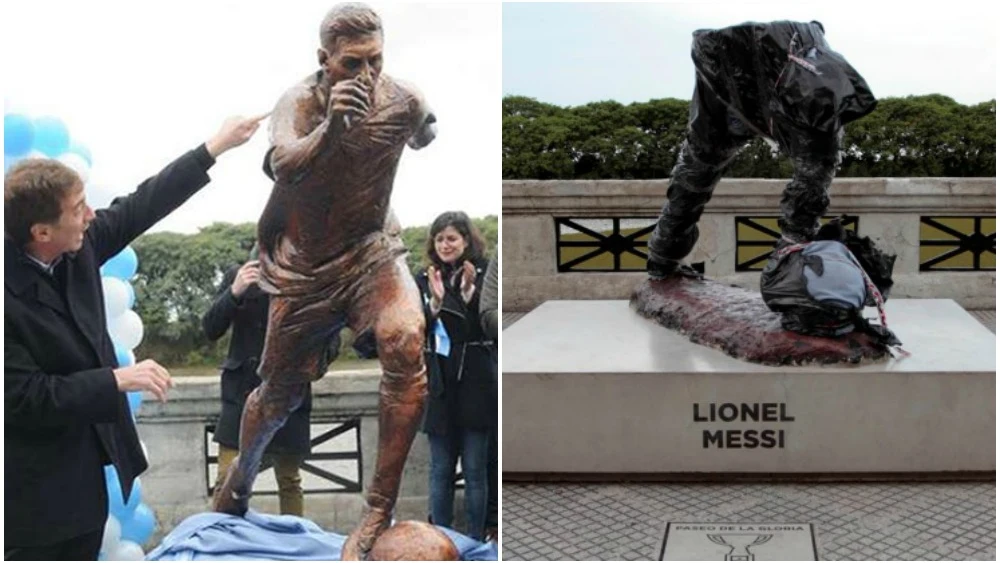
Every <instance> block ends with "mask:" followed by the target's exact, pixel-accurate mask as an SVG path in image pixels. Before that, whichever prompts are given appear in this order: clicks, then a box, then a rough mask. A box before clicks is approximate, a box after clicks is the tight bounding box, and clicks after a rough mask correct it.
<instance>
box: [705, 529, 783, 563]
mask: <svg viewBox="0 0 1000 563" xmlns="http://www.w3.org/2000/svg"><path fill="white" fill-rule="evenodd" d="M773 537H774V536H773V535H772V534H708V539H709V540H711V541H712V543H715V544H718V545H722V546H725V547H728V548H729V553H727V554H726V559H725V560H726V561H756V557H755V556H754V554H753V553H751V552H750V548H751V547H754V546H755V545H761V544H764V543H767V542H768V541H770V540H771V538H773Z"/></svg>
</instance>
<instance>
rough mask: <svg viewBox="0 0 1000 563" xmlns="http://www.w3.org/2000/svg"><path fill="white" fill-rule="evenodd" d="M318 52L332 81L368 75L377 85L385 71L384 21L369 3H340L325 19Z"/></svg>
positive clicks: (321, 27) (372, 82)
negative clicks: (383, 70)
mask: <svg viewBox="0 0 1000 563" xmlns="http://www.w3.org/2000/svg"><path fill="white" fill-rule="evenodd" d="M319 42H320V48H319V50H318V51H317V52H316V54H317V57H318V58H319V64H320V66H321V67H323V70H324V71H325V72H326V75H327V77H328V78H329V82H330V84H336V83H337V82H340V81H341V80H350V79H352V78H355V77H357V76H364V77H367V78H368V79H369V81H370V83H371V84H375V83H376V81H377V80H378V77H379V75H380V74H381V73H382V20H381V19H380V18H379V17H378V14H376V13H375V11H374V10H372V9H371V8H369V7H368V6H366V5H364V4H360V3H355V2H347V3H343V4H337V5H336V6H334V7H333V8H332V9H331V10H330V11H329V12H327V14H326V17H325V18H323V23H322V25H320V28H319Z"/></svg>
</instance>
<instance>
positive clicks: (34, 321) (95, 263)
mask: <svg viewBox="0 0 1000 563" xmlns="http://www.w3.org/2000/svg"><path fill="white" fill-rule="evenodd" d="M261 119H262V117H258V118H252V119H244V118H233V119H230V120H227V121H226V122H225V123H224V124H223V126H222V128H221V129H220V130H219V132H218V133H217V134H216V135H215V136H214V137H212V138H211V139H210V140H209V141H207V142H206V143H205V144H203V145H201V146H199V147H198V148H196V149H194V150H192V151H190V152H188V153H186V154H184V155H183V156H181V157H180V158H178V159H177V160H175V161H174V162H173V163H171V164H170V165H168V166H167V167H166V168H165V169H163V171H161V172H160V173H159V174H158V175H156V176H154V177H152V178H150V179H148V180H146V181H145V182H143V184H141V185H140V186H139V188H138V189H137V190H136V191H135V193H133V194H131V195H129V196H127V197H124V198H120V199H118V200H116V201H115V202H114V203H113V204H112V205H111V206H110V207H109V208H108V209H104V210H100V211H98V212H97V213H95V212H94V211H93V210H92V209H91V208H90V207H89V206H88V205H87V202H86V199H85V194H84V189H83V183H82V182H81V181H80V178H79V176H77V175H76V173H75V172H73V171H72V170H71V169H69V168H68V167H66V166H64V165H62V164H61V163H59V162H57V161H54V160H40V159H29V160H27V161H25V162H23V163H19V164H17V165H15V166H14V167H13V168H11V169H10V170H9V171H8V173H7V174H6V175H5V177H4V508H5V511H6V514H5V515H4V516H5V517H4V558H5V559H32V560H43V561H44V560H54V559H75V560H80V559H91V560H92V559H96V558H97V554H98V550H99V548H100V545H101V539H102V534H103V531H104V524H105V521H106V520H107V516H108V497H107V490H106V488H105V480H104V469H103V466H104V465H106V464H109V463H110V464H113V465H114V466H115V468H116V469H117V471H118V476H119V479H120V481H121V489H122V491H123V492H124V495H125V497H126V498H127V497H128V496H129V495H130V494H131V491H132V482H133V480H134V479H135V477H136V476H137V475H139V474H140V473H142V472H143V471H144V470H145V469H146V467H147V462H146V459H145V456H143V453H142V449H141V447H140V445H139V437H138V435H137V434H136V429H135V424H134V423H133V422H132V419H131V416H130V412H129V407H128V402H127V400H126V398H125V392H126V391H148V392H150V393H152V394H153V395H154V396H156V398H157V399H159V400H160V401H165V400H166V398H167V391H168V389H169V388H170V387H171V386H172V385H173V384H172V382H171V379H170V374H169V373H167V370H165V369H164V368H163V367H162V366H160V365H159V364H157V363H156V362H155V361H153V360H148V359H147V360H143V361H141V362H139V363H137V364H136V365H133V366H128V367H121V368H120V367H118V365H117V362H116V360H115V352H114V348H113V346H112V343H111V338H110V337H109V336H108V331H107V319H106V318H105V312H104V296H103V293H102V287H101V273H100V267H101V265H102V264H103V263H104V262H106V261H107V260H109V259H110V258H111V257H113V256H115V255H116V254H118V253H119V252H120V251H121V250H122V249H123V248H125V246H127V245H128V244H129V243H130V242H132V240H133V239H135V238H136V237H137V236H139V235H140V234H142V233H143V232H144V231H146V230H147V229H149V228H150V227H152V226H153V225H154V224H155V223H156V222H157V221H159V220H160V219H162V218H163V217H164V216H166V215H167V214H168V213H170V212H171V211H173V210H174V209H176V208H177V207H178V206H180V205H181V204H182V203H184V201H186V200H187V199H188V198H189V197H191V196H192V195H193V194H194V193H195V192H197V191H198V190H199V189H200V188H202V187H203V186H205V184H207V183H208V182H209V177H208V174H207V170H208V169H209V168H210V167H211V166H212V164H213V163H214V162H215V158H216V157H218V156H219V155H220V154H222V153H223V152H225V151H227V150H229V149H231V148H233V147H236V146H239V145H241V144H243V143H245V142H246V141H247V140H248V139H250V137H251V136H252V135H253V133H254V132H255V131H256V130H257V127H258V125H259V123H260V120H261Z"/></svg>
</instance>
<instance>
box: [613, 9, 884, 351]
mask: <svg viewBox="0 0 1000 563" xmlns="http://www.w3.org/2000/svg"><path fill="white" fill-rule="evenodd" d="M825 33H826V32H825V29H824V28H823V25H822V24H821V23H819V22H816V21H813V22H809V23H800V22H791V21H778V22H771V23H753V22H751V23H744V24H740V25H736V26H732V27H726V28H723V29H717V30H698V31H696V32H694V41H693V45H692V58H693V60H694V65H695V69H696V84H695V90H694V97H693V99H692V101H691V106H690V117H689V121H688V128H687V134H686V136H685V140H684V142H683V143H682V145H681V148H680V152H679V156H678V159H677V163H676V165H675V166H674V169H673V171H672V172H671V178H670V187H669V189H668V191H667V202H666V204H665V205H664V206H663V209H662V211H661V213H660V217H659V219H658V221H657V223H656V226H655V229H654V231H653V233H652V235H651V237H650V239H649V243H648V259H647V264H646V270H647V272H648V274H649V278H650V281H647V282H644V283H643V284H641V285H640V286H639V288H637V290H636V292H635V293H634V294H633V298H632V304H633V306H634V307H636V309H637V310H638V311H639V313H640V314H643V315H644V316H647V317H651V318H654V319H656V320H657V321H658V322H660V323H661V324H663V325H665V326H668V327H670V328H676V329H679V330H681V331H683V332H685V333H687V334H689V336H690V337H691V339H692V340H694V341H696V342H700V343H704V344H709V345H713V346H716V347H719V348H722V349H723V350H724V351H726V352H727V353H729V354H731V355H733V356H736V357H739V358H742V359H748V360H751V361H757V362H761V363H767V364H785V363H800V362H803V361H819V362H840V361H851V362H856V361H860V360H862V359H866V358H879V357H882V356H884V354H885V353H886V352H887V351H889V350H888V346H891V345H895V344H898V343H899V342H898V340H895V337H894V336H892V335H891V333H888V331H884V332H880V331H878V330H877V329H876V330H872V329H871V326H870V325H868V324H866V323H865V322H864V320H863V319H861V318H860V314H861V310H862V309H863V307H864V304H865V303H867V304H878V305H879V306H881V302H882V301H883V296H882V295H878V288H876V285H875V284H873V283H871V279H869V278H875V277H878V279H879V280H882V281H884V283H883V284H882V286H883V287H882V289H883V291H884V290H885V289H886V288H887V287H888V285H891V269H892V262H893V261H894V259H895V257H894V256H887V255H883V254H881V253H880V252H878V250H877V249H875V248H874V245H873V243H872V242H871V241H870V240H868V239H863V240H862V239H858V238H857V237H853V238H851V240H852V241H856V242H857V243H858V244H859V245H864V248H865V249H866V254H869V255H871V256H876V255H877V256H878V260H861V262H860V263H859V262H858V261H857V260H854V261H853V263H852V264H851V265H849V266H846V267H844V268H842V269H839V270H835V269H833V268H828V269H827V272H828V274H832V273H833V272H835V271H836V272H837V274H838V275H840V276H842V279H846V278H843V276H847V277H849V278H850V279H851V280H852V281H854V277H856V278H857V280H856V281H857V283H856V284H853V285H852V287H853V288H854V289H855V290H856V291H855V292H854V293H855V294H856V295H854V294H852V295H851V296H850V299H849V303H848V302H847V301H844V302H838V303H835V306H833V307H831V306H830V305H831V303H832V302H830V301H828V302H826V303H815V302H814V300H813V299H812V297H811V296H810V295H808V294H806V290H807V289H809V287H808V284H807V283H806V282H805V281H804V280H805V279H806V278H804V277H803V275H802V268H801V264H802V263H803V262H802V260H800V258H801V257H802V256H803V255H800V254H798V253H799V252H801V251H803V250H804V249H806V246H807V245H809V244H811V243H813V241H815V240H816V239H817V233H818V231H819V227H820V218H821V217H823V215H824V214H825V213H826V211H827V208H828V207H829V205H830V198H829V195H828V192H829V189H830V184H831V182H832V181H833V177H834V175H835V173H836V168H837V165H838V164H839V161H840V144H841V139H842V137H843V131H844V129H843V128H844V125H846V124H848V123H850V122H852V121H855V120H857V119H860V118H861V117H864V116H865V115H868V114H869V113H871V112H872V111H874V109H875V106H876V103H877V102H876V99H875V96H874V95H873V94H872V92H871V90H870V89H869V87H868V84H867V83H866V82H865V80H864V78H862V77H861V75H860V74H859V73H858V71H856V70H855V69H854V68H853V67H852V66H851V65H850V64H849V63H848V62H847V61H846V60H845V59H844V57H843V56H841V55H840V54H839V53H837V52H836V51H834V50H833V49H831V48H830V46H829V44H828V43H827V41H826V37H825ZM757 137H762V138H764V139H766V140H768V141H769V142H771V143H773V144H775V145H776V146H777V147H778V148H779V149H780V151H781V152H782V153H783V154H784V155H785V156H787V157H789V158H790V159H791V161H792V165H793V168H794V173H793V177H792V179H791V182H789V183H788V185H787V186H786V187H785V190H784V193H783V194H782V198H781V209H780V212H781V215H780V218H779V219H778V224H779V226H780V230H781V237H780V239H779V241H778V243H777V246H776V250H775V252H774V253H773V255H772V259H771V261H770V262H769V264H768V269H767V270H765V273H764V278H763V280H762V287H763V289H764V301H766V306H765V302H762V300H761V296H760V295H757V294H755V293H752V292H750V291H748V290H744V289H741V288H738V287H733V286H726V285H723V284H719V283H715V282H712V281H711V280H704V279H703V278H702V277H701V276H700V274H698V273H697V272H695V271H694V269H692V268H691V267H690V266H688V265H685V264H683V263H682V260H683V259H684V258H685V257H686V256H687V255H688V254H689V253H690V252H691V250H692V249H693V248H694V246H695V243H696V242H697V241H698V221H699V219H700V218H701V215H702V212H703V211H704V209H705V205H706V204H707V203H708V202H709V200H710V199H711V197H712V192H713V190H714V189H715V187H716V185H717V184H718V183H719V180H720V178H721V177H722V175H723V173H724V172H725V170H726V168H727V167H728V165H729V164H730V163H731V162H732V161H733V159H734V158H735V157H736V156H737V155H738V154H739V152H740V150H741V149H742V148H743V147H744V146H745V145H746V144H747V143H749V142H750V141H751V140H753V139H754V138H757ZM833 231H834V234H832V235H827V236H824V237H822V238H825V239H827V242H825V244H823V245H820V246H818V247H817V249H822V250H824V251H825V250H829V251H830V254H828V255H829V256H831V257H832V258H833V259H834V260H840V261H842V262H843V261H846V258H844V256H845V255H847V254H850V251H848V250H847V247H843V248H841V246H842V243H843V242H845V241H847V240H848V239H849V238H850V237H848V236H847V235H845V234H844V233H843V231H842V230H841V231H839V232H837V230H836V229H833ZM857 248H858V245H855V248H852V249H851V250H853V251H854V252H855V253H857ZM838 249H839V250H838ZM791 253H795V254H794V256H793V255H792V254H791ZM845 253H846V254H845ZM804 255H806V256H809V263H810V264H811V265H812V269H810V270H809V272H808V273H807V274H805V275H806V276H809V275H813V274H812V273H813V271H814V270H815V271H818V272H819V274H816V275H822V272H823V270H822V263H821V260H822V258H821V257H820V256H818V255H814V249H806V250H805V254H804ZM859 258H861V257H860V256H859ZM875 263H877V264H878V265H880V266H882V269H881V271H878V272H876V271H875V270H874V269H870V270H871V271H869V272H866V271H865V270H863V269H861V264H865V265H866V266H867V265H869V264H875ZM795 266H799V267H798V270H797V272H798V274H794V273H792V272H791V270H788V271H786V269H788V268H794V267H795ZM855 266H857V267H856V268H855ZM814 277H815V276H814ZM828 277H829V276H828ZM883 278H884V279H883ZM831 279H832V278H831ZM866 280H867V281H866ZM824 281H826V280H824ZM789 292H799V293H801V295H799V294H796V295H789ZM826 297H829V295H827V296H826ZM720 304H721V305H722V306H720ZM813 305H816V306H815V307H814V306H813ZM837 307H842V309H837ZM768 308H770V309H772V311H776V312H779V313H781V315H776V314H774V313H772V312H770V311H768ZM829 311H834V312H835V313H836V314H834V315H827V314H826V313H827V312H829ZM883 322H884V314H883ZM789 331H794V333H793V332H789ZM833 337H838V338H839V339H833Z"/></svg>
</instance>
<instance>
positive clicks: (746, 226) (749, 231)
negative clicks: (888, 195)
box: [736, 215, 858, 272]
mask: <svg viewBox="0 0 1000 563" xmlns="http://www.w3.org/2000/svg"><path fill="white" fill-rule="evenodd" d="M833 218H834V217H824V218H823V220H822V221H823V222H824V223H825V222H827V221H829V220H831V219H833ZM844 226H846V227H847V228H848V229H850V230H852V231H855V232H857V230H858V217H857V216H850V215H849V216H848V217H847V221H846V222H845V223H844ZM779 238H781V229H780V227H778V217H776V216H775V217H739V216H738V217H736V271H737V272H754V271H760V270H763V269H764V266H765V265H767V257H768V256H769V255H770V254H771V250H772V249H773V248H774V245H775V243H777V242H778V239H779Z"/></svg>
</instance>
